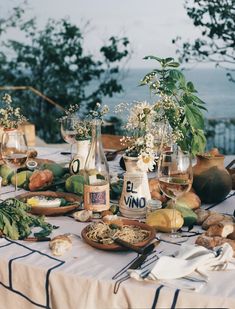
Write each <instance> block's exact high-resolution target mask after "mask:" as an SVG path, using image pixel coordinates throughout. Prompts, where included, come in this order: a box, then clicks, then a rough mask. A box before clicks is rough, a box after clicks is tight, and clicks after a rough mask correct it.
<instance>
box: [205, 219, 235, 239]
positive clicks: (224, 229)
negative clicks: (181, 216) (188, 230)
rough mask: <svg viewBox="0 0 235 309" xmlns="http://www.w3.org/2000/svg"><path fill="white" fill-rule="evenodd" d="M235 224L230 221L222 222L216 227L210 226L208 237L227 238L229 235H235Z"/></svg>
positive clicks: (207, 232)
mask: <svg viewBox="0 0 235 309" xmlns="http://www.w3.org/2000/svg"><path fill="white" fill-rule="evenodd" d="M234 230H235V229H234V224H233V223H232V222H229V221H221V222H220V223H217V224H215V225H211V226H209V228H208V230H207V231H206V233H205V235H206V236H220V237H225V238H226V237H227V236H228V235H229V234H231V233H233V231H234Z"/></svg>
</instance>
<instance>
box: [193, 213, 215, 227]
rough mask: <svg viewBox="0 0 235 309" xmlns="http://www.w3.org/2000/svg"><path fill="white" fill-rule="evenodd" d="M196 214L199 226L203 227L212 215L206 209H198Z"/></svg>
mask: <svg viewBox="0 0 235 309" xmlns="http://www.w3.org/2000/svg"><path fill="white" fill-rule="evenodd" d="M195 213H196V215H197V224H198V225H201V224H202V223H203V222H204V221H205V220H206V219H207V218H208V217H209V215H210V214H211V212H210V211H209V210H205V209H196V210H195Z"/></svg>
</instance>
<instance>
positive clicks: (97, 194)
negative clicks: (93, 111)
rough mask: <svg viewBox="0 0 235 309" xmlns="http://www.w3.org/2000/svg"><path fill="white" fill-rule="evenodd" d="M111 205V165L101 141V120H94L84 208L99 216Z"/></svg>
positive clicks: (88, 157)
mask: <svg viewBox="0 0 235 309" xmlns="http://www.w3.org/2000/svg"><path fill="white" fill-rule="evenodd" d="M109 207H110V197H109V167H108V162H107V160H106V157H105V154H104V150H103V146H102V141H101V120H100V119H95V120H93V121H92V141H91V147H90V151H89V154H88V156H87V160H86V164H85V185H84V208H85V209H87V210H92V211H93V214H94V217H96V216H97V217H98V215H99V213H100V212H101V211H103V210H108V209H109Z"/></svg>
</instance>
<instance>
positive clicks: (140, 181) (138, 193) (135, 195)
mask: <svg viewBox="0 0 235 309" xmlns="http://www.w3.org/2000/svg"><path fill="white" fill-rule="evenodd" d="M124 161H125V165H126V173H125V175H124V182H123V189H122V194H121V198H120V202H119V209H120V212H121V214H122V216H124V217H127V218H131V219H141V218H145V216H146V205H147V202H148V201H149V200H150V199H151V195H150V190H149V184H148V177H147V172H143V171H142V170H140V169H139V167H138V166H137V162H138V157H128V156H124Z"/></svg>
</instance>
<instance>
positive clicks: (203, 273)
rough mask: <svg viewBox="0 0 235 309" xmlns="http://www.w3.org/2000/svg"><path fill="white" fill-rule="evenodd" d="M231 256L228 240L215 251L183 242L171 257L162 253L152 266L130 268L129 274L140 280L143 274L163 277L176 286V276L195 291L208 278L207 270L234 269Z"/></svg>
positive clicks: (186, 286)
mask: <svg viewBox="0 0 235 309" xmlns="http://www.w3.org/2000/svg"><path fill="white" fill-rule="evenodd" d="M232 258H233V249H232V247H231V246H230V245H229V244H227V243H225V244H223V245H221V246H218V247H216V248H214V250H208V249H206V248H204V247H202V246H197V245H187V244H184V245H182V246H181V247H180V250H179V251H178V252H177V253H176V254H175V255H174V256H161V257H160V258H159V259H158V260H157V262H156V263H155V265H154V266H153V267H152V269H143V270H130V271H129V274H130V277H132V278H135V279H137V280H143V279H144V278H145V277H146V278H145V280H161V281H162V280H164V281H167V282H168V285H173V286H174V285H176V286H177V287H179V285H180V281H179V280H175V279H183V280H181V281H182V288H189V289H193V290H198V289H199V288H201V286H202V285H203V284H205V283H206V282H207V280H208V277H207V271H209V270H220V269H226V270H229V269H233V270H235V265H234V264H232V263H231V260H232ZM146 274H147V276H146ZM198 274H200V277H201V279H200V277H198ZM195 275H197V276H196V277H195ZM187 281H188V282H187ZM186 282H187V283H186Z"/></svg>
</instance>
